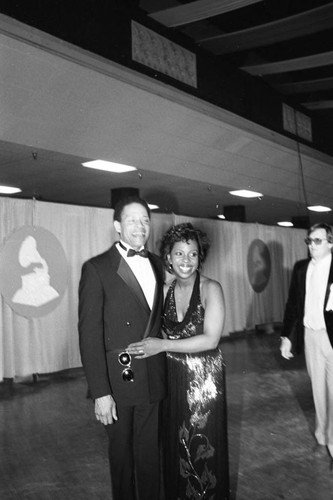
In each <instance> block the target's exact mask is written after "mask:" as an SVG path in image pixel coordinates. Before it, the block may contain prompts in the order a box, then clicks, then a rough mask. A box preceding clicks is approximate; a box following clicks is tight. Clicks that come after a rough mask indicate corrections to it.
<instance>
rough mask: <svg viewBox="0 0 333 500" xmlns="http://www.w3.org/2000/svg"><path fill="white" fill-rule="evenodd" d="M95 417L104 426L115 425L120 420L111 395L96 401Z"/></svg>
mask: <svg viewBox="0 0 333 500" xmlns="http://www.w3.org/2000/svg"><path fill="white" fill-rule="evenodd" d="M95 415H96V418H97V420H99V421H100V422H101V423H102V424H104V425H108V424H113V422H114V421H116V420H118V417H117V406H116V402H115V400H114V399H113V397H112V396H111V395H110V394H109V395H108V396H103V397H101V398H97V399H95Z"/></svg>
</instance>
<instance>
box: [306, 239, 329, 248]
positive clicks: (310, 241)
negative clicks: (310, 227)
mask: <svg viewBox="0 0 333 500" xmlns="http://www.w3.org/2000/svg"><path fill="white" fill-rule="evenodd" d="M304 241H305V243H306V244H307V245H311V244H312V243H314V244H315V245H316V246H318V245H321V243H322V242H323V241H327V238H305V240H304Z"/></svg>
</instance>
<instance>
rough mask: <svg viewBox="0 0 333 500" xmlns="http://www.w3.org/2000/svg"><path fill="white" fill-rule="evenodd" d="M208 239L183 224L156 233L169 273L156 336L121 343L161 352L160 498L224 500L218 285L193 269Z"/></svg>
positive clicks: (143, 352)
mask: <svg viewBox="0 0 333 500" xmlns="http://www.w3.org/2000/svg"><path fill="white" fill-rule="evenodd" d="M208 248H209V243H208V240H207V237H206V235H205V234H204V233H202V232H201V231H200V230H199V229H195V228H193V226H192V225H191V224H189V223H184V224H178V225H177V226H173V227H171V228H170V229H169V230H168V231H167V233H166V234H165V235H164V237H163V240H162V244H161V255H162V258H163V259H164V260H165V262H166V265H167V266H168V270H169V272H171V273H172V274H173V275H174V278H175V279H173V280H171V283H168V284H166V286H165V296H166V298H165V306H164V315H163V320H162V328H163V332H164V339H156V338H154V339H151V338H147V339H145V340H143V341H142V342H139V343H136V344H132V345H130V346H129V347H128V350H129V352H130V353H131V354H133V355H136V356H137V357H147V356H151V355H154V354H157V353H158V352H162V351H164V352H166V353H167V361H168V398H167V400H166V401H165V404H164V409H163V425H162V432H163V453H164V459H165V462H164V468H165V498H166V500H196V499H202V500H228V499H229V470H228V440H227V416H226V394H225V369H224V362H223V357H222V353H221V350H220V348H219V341H220V338H221V334H222V330H223V324H224V314H225V310H224V299H223V292H222V288H221V285H220V284H219V283H218V282H217V281H215V280H211V279H209V278H206V277H204V276H203V275H200V273H199V269H200V267H201V264H202V263H203V261H204V260H205V258H206V255H207V251H208Z"/></svg>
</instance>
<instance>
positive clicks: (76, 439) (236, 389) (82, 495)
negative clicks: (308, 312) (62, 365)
mask: <svg viewBox="0 0 333 500" xmlns="http://www.w3.org/2000/svg"><path fill="white" fill-rule="evenodd" d="M222 347H223V351H224V355H225V360H226V364H227V390H228V413H229V417H228V418H229V447H230V450H229V454H230V473H231V488H232V493H231V500H278V499H288V500H296V499H297V500H333V472H331V471H330V468H329V458H328V456H327V457H326V456H325V457H323V458H321V459H318V458H314V457H313V454H312V449H313V446H314V440H313V434H312V431H313V421H314V411H313V404H312V397H311V390H310V385H309V380H308V377H307V374H306V372H305V368H304V360H303V358H302V357H299V358H297V359H294V360H291V361H284V360H283V359H282V358H281V357H280V356H279V350H278V347H279V335H278V332H275V333H272V334H263V333H260V334H259V333H256V334H255V333H253V334H246V336H239V337H236V338H234V339H233V340H228V341H226V342H224V343H223V345H222ZM85 393H86V384H85V379H84V376H83V374H82V371H81V370H71V371H68V372H63V373H61V374H56V375H52V376H49V377H47V376H43V377H40V378H38V380H37V381H35V382H32V381H31V380H26V381H20V382H16V383H14V384H9V383H3V384H0V398H1V403H0V499H1V500H97V499H101V500H109V499H110V498H111V496H110V493H109V489H110V483H109V473H108V462H107V447H106V441H105V439H104V430H103V428H102V427H101V425H100V424H98V423H97V422H96V421H95V420H94V416H93V408H92V404H91V402H90V401H89V400H87V399H86V397H85ZM217 500H218V499H217Z"/></svg>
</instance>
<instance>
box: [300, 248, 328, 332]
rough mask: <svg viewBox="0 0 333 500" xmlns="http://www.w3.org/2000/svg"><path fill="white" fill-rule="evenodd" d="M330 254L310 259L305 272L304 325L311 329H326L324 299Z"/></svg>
mask: <svg viewBox="0 0 333 500" xmlns="http://www.w3.org/2000/svg"><path fill="white" fill-rule="evenodd" d="M331 262H332V255H331V254H330V255H327V256H325V257H324V258H322V259H320V260H318V261H315V260H313V259H312V260H311V261H310V262H309V265H308V269H307V272H306V288H305V307H304V326H306V327H307V328H311V329H312V330H321V329H326V324H325V319H324V301H325V294H326V289H327V282H328V275H329V271H330V267H331Z"/></svg>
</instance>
